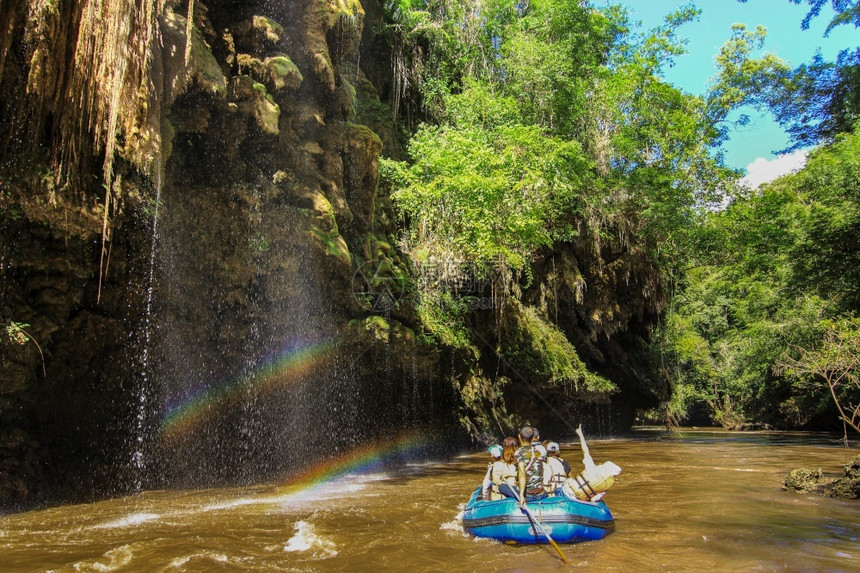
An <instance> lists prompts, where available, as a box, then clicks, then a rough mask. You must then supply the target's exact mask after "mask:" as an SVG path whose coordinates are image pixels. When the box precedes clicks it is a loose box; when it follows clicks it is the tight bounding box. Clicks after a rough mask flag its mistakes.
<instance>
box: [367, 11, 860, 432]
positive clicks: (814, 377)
mask: <svg viewBox="0 0 860 573" xmlns="http://www.w3.org/2000/svg"><path fill="white" fill-rule="evenodd" d="M787 1H792V2H794V3H801V0H787ZM806 3H807V4H808V5H809V8H810V12H809V15H808V16H807V19H806V20H804V21H803V22H798V27H800V26H801V25H807V24H808V22H809V20H810V19H811V18H815V17H818V14H819V12H820V11H821V8H822V6H823V5H825V4H826V1H825V0H807V2H806ZM832 7H833V8H834V10H835V12H836V17H835V18H834V20H833V21H832V22H831V24H830V26H831V27H833V26H842V25H845V26H853V27H855V28H856V27H858V25H860V3H858V2H856V1H846V0H833V1H832ZM385 8H386V28H385V31H384V33H386V34H387V35H388V38H389V42H390V45H391V46H392V50H393V54H394V56H393V62H394V72H395V81H394V86H393V89H394V91H395V94H394V98H393V101H394V105H393V112H394V114H395V115H398V116H399V117H400V118H401V119H403V120H405V122H406V123H407V124H408V125H409V126H410V127H411V139H410V141H409V143H408V153H409V157H408V158H405V159H404V160H402V161H397V160H394V159H388V160H384V161H383V164H382V168H381V171H382V174H383V177H384V179H385V181H386V182H387V184H388V185H390V186H391V189H392V196H393V198H394V200H395V204H396V205H397V207H398V208H399V210H400V212H401V214H402V215H403V218H404V221H405V222H406V225H407V229H408V243H409V245H408V247H409V252H410V255H411V257H412V259H413V261H417V262H420V261H423V260H428V259H432V258H434V257H435V258H439V259H445V258H447V259H454V260H457V261H467V262H469V263H471V264H473V265H474V268H477V269H495V271H496V272H498V271H499V269H501V270H502V272H501V274H502V275H503V276H505V277H507V282H506V283H505V285H504V288H503V293H502V296H509V297H510V296H513V297H516V296H517V293H518V292H519V289H522V288H526V287H527V286H528V285H529V284H530V281H531V280H532V269H531V262H532V261H533V259H534V256H535V254H536V253H538V252H540V251H541V250H542V249H546V248H549V247H550V246H552V245H558V244H563V243H565V242H570V241H579V242H586V243H589V244H592V245H593V248H594V249H595V252H600V249H601V245H602V244H604V243H605V242H608V241H620V242H622V243H624V244H625V245H626V246H627V247H628V248H630V249H635V250H638V251H640V252H641V253H642V256H643V257H644V258H646V259H647V261H648V264H650V265H652V266H653V267H654V268H655V269H656V270H657V271H658V272H659V273H660V274H661V276H663V277H664V279H665V284H667V285H669V286H670V291H671V292H669V293H668V295H669V296H668V297H667V301H668V302H667V305H666V310H665V312H664V313H663V315H662V319H661V321H660V323H659V324H658V325H657V326H655V328H654V330H653V333H652V337H651V342H652V347H651V349H650V350H651V352H652V353H653V362H654V364H655V365H656V368H655V371H656V372H657V374H656V375H657V376H659V377H660V378H661V379H662V382H663V384H664V386H663V387H664V388H665V391H664V393H663V396H662V405H661V406H660V407H659V408H658V409H657V410H655V411H652V412H650V413H648V415H649V416H650V417H651V418H652V419H660V420H662V421H665V422H667V423H682V422H689V423H698V424H702V423H714V424H722V425H724V426H726V427H735V426H738V425H740V424H743V423H761V424H769V425H771V426H774V427H792V428H804V427H817V428H822V427H830V428H833V427H840V428H841V427H842V426H843V425H844V427H845V428H848V427H851V428H853V429H854V430H858V431H860V428H858V425H860V411H858V409H857V408H858V404H860V382H858V380H860V379H858V376H860V370H858V364H857V356H858V352H857V350H858V345H860V321H858V319H857V316H858V311H860V254H858V253H860V249H858V247H860V245H858V241H860V134H857V133H856V131H857V130H856V127H857V125H858V123H857V122H858V119H860V118H858V111H860V48H857V47H846V50H845V51H843V52H842V53H841V54H840V56H839V57H838V58H837V59H836V60H835V61H832V62H829V61H824V60H823V59H822V58H820V57H818V58H816V59H814V60H813V61H812V62H809V63H807V64H803V65H801V66H798V67H796V68H792V67H791V66H789V65H788V64H787V63H785V62H783V61H781V60H780V59H778V58H776V57H774V56H772V55H769V54H767V53H766V52H765V53H764V54H763V55H758V54H761V52H760V48H761V47H762V46H763V45H764V43H765V42H766V33H765V30H764V29H762V28H756V29H748V28H746V27H744V26H742V25H736V26H735V27H734V28H733V29H732V30H731V31H730V32H727V35H728V37H727V39H726V42H725V44H724V45H723V47H722V48H721V50H720V51H719V53H718V54H716V56H715V73H714V76H713V78H712V80H711V82H710V84H709V87H708V89H707V91H706V92H705V93H702V94H690V93H685V92H683V91H681V90H679V89H678V88H676V87H674V86H672V85H670V84H668V83H667V82H665V81H664V80H663V79H662V78H661V72H662V70H664V69H665V68H666V67H667V66H670V65H671V64H672V62H673V58H675V57H677V56H678V55H680V54H683V53H684V44H685V41H684V39H683V37H682V36H680V34H679V31H678V28H679V26H681V25H682V24H683V23H685V22H687V21H690V20H691V19H695V18H697V17H698V16H699V10H698V9H697V8H696V7H695V6H694V5H692V4H690V5H688V6H685V7H683V8H681V9H679V10H678V11H677V12H675V13H672V14H669V15H667V16H666V17H665V20H664V23H663V25H662V26H660V27H658V28H656V29H654V30H650V31H648V32H642V31H640V30H638V29H637V28H636V27H634V26H633V24H632V23H631V22H630V18H629V16H628V14H627V13H626V12H625V10H624V9H623V8H622V7H619V6H610V7H606V8H596V7H595V6H593V5H591V4H590V3H588V2H581V1H579V0H525V1H523V0H484V1H477V0H388V2H387V3H386V4H385ZM745 105H752V106H755V107H757V108H759V109H762V110H769V111H770V112H772V113H773V114H774V117H775V118H776V119H777V120H778V121H779V122H780V123H781V124H782V125H783V126H784V127H785V128H786V130H787V132H788V133H789V134H790V136H791V138H792V139H791V141H792V145H791V147H792V148H809V147H810V146H815V147H814V149H813V150H812V151H811V153H810V155H809V158H808V162H807V164H806V167H805V168H803V169H802V170H801V171H800V172H798V173H795V174H792V175H789V176H785V177H782V178H780V179H778V180H777V181H774V182H772V183H770V184H766V185H764V186H762V187H761V188H758V189H746V188H744V187H741V186H740V185H739V176H740V174H739V173H738V172H736V171H734V170H732V169H729V168H727V167H726V166H725V164H724V162H723V157H722V151H721V144H722V143H723V142H724V141H725V140H726V138H728V137H729V136H730V129H729V128H730V125H729V123H728V118H729V117H730V114H731V113H732V112H733V111H735V110H737V109H738V108H740V107H741V106H745ZM740 121H744V118H743V116H741V120H740ZM487 272H489V270H488V271H487ZM428 290H430V291H432V288H430V289H428ZM425 295H426V296H425V297H424V298H423V299H422V300H423V301H424V303H423V304H424V306H425V308H424V309H423V311H422V317H423V318H424V319H425V326H426V327H427V328H428V330H429V331H430V332H431V333H433V334H435V335H436V336H437V337H438V338H439V339H440V340H442V341H446V342H448V343H451V344H454V345H459V346H462V347H468V346H469V345H470V341H469V336H468V334H465V335H464V334H463V328H464V327H463V324H464V322H463V320H462V312H464V311H463V310H462V309H460V308H458V307H457V306H456V305H451V304H441V303H440V301H443V300H445V295H444V293H439V292H436V293H434V292H427V293H425Z"/></svg>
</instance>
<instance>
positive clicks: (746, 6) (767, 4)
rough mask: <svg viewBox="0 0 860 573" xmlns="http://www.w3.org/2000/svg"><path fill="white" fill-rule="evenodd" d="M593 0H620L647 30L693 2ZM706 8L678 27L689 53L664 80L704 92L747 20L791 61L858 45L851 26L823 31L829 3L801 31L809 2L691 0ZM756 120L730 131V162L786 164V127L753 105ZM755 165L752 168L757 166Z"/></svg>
mask: <svg viewBox="0 0 860 573" xmlns="http://www.w3.org/2000/svg"><path fill="white" fill-rule="evenodd" d="M594 3H595V5H597V6H605V5H607V4H622V5H624V6H626V7H627V8H628V9H629V11H630V14H631V20H632V21H634V22H636V21H641V22H642V29H643V30H648V29H651V28H653V27H655V26H657V25H659V24H661V23H662V19H663V17H664V16H665V15H666V14H669V13H670V12H673V11H675V10H677V9H678V8H679V7H680V6H684V5H687V4H689V3H690V2H689V1H684V0H612V1H610V0H596V1H595V2H594ZM693 3H694V4H695V5H696V6H697V7H698V8H700V9H701V10H702V14H701V15H700V16H699V20H698V21H695V22H689V23H687V24H684V25H683V26H681V27H680V28H679V29H678V36H679V37H681V38H687V39H688V41H689V43H688V44H687V49H688V52H689V53H688V54H685V55H683V56H680V57H678V58H677V59H676V61H675V66H673V67H672V68H669V69H667V70H665V74H664V75H665V79H666V80H667V81H669V82H671V83H672V84H675V85H676V86H678V87H680V88H681V89H683V90H684V91H686V92H689V93H693V94H701V93H702V92H703V91H704V89H705V86H706V83H707V80H708V78H709V77H710V76H711V75H712V74H713V72H714V65H713V58H714V55H715V54H716V53H717V51H718V50H719V48H720V46H721V45H722V44H723V43H724V42H725V41H726V40H727V39H728V38H729V36H730V34H731V25H732V24H733V23H736V22H740V23H744V24H746V25H747V26H748V27H749V28H755V26H756V25H759V24H760V25H762V26H764V27H765V28H767V31H768V37H767V40H766V41H765V45H764V51H766V52H770V53H772V54H775V55H777V56H779V57H780V58H782V59H784V60H788V62H789V63H790V64H791V65H792V66H796V65H798V64H802V63H805V62H809V61H810V60H811V59H812V56H813V55H814V54H815V52H816V50H820V51H821V54H822V55H823V56H824V58H825V59H827V60H832V59H834V58H835V57H836V55H837V54H838V53H839V51H840V50H842V49H845V48H848V47H855V46H857V44H858V39H860V38H858V37H860V31H858V29H857V28H854V27H853V26H851V25H847V26H846V25H843V26H838V27H836V28H834V29H833V30H832V31H831V32H830V35H829V36H828V37H826V38H825V37H824V30H825V28H826V27H827V24H828V23H829V22H830V20H831V18H832V16H833V12H832V10H830V8H829V5H828V7H827V9H826V10H822V13H821V15H820V16H818V17H817V18H815V19H813V20H812V22H811V23H810V27H809V29H808V30H801V28H800V24H801V21H802V20H803V18H804V16H805V15H806V13H807V12H808V6H807V5H806V4H805V3H804V4H803V5H800V6H798V5H795V4H793V3H791V2H790V1H789V0H747V2H746V3H741V2H738V1H737V0H698V1H694V2H693ZM748 114H749V115H750V117H751V119H752V121H751V122H750V123H749V124H748V125H747V126H745V127H743V128H739V129H738V130H735V131H733V132H732V133H731V139H730V141H729V142H728V143H726V145H725V149H726V163H727V164H728V165H729V166H731V167H735V168H738V169H746V168H747V167H748V166H750V164H753V163H755V165H756V166H757V167H762V168H766V166H767V164H768V163H771V162H772V163H773V165H774V166H775V165H783V164H786V160H782V161H776V160H777V156H776V155H775V154H774V153H773V151H776V150H779V149H782V148H784V147H786V145H787V142H788V138H787V137H786V135H785V132H784V131H783V130H782V129H781V128H780V127H779V125H777V124H776V123H774V122H773V120H772V119H771V117H770V115H769V114H764V115H763V114H759V113H758V112H755V111H752V110H749V111H748ZM757 167H753V168H752V169H750V170H749V171H750V172H752V171H754V170H755V169H756V168H757Z"/></svg>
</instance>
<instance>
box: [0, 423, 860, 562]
mask: <svg viewBox="0 0 860 573" xmlns="http://www.w3.org/2000/svg"><path fill="white" fill-rule="evenodd" d="M589 447H590V449H591V454H592V456H593V457H594V459H595V461H596V462H597V463H600V462H603V461H606V460H611V461H613V462H615V463H616V464H618V465H620V466H621V467H622V468H623V472H622V474H621V475H620V476H619V477H618V480H617V481H616V484H615V485H614V486H613V488H612V489H611V490H610V491H609V492H608V494H607V496H606V498H605V501H606V502H607V504H608V506H609V508H610V509H611V510H612V513H613V515H614V516H615V520H616V524H615V532H614V533H612V534H611V535H609V536H608V537H606V538H605V539H603V540H600V541H592V542H586V543H579V544H575V545H564V546H562V547H561V549H562V550H563V551H564V553H565V555H566V556H567V558H568V560H569V561H570V565H564V564H563V563H562V561H561V560H560V559H559V557H558V554H557V553H556V552H555V551H554V550H553V549H552V547H550V546H548V545H540V546H508V545H504V544H500V543H496V542H493V541H490V540H486V539H474V538H472V537H470V536H468V535H466V534H465V533H464V532H463V529H462V526H461V525H460V522H459V515H460V512H461V510H462V507H463V505H464V502H465V501H466V499H467V498H468V496H469V494H470V493H471V491H472V490H473V488H474V487H476V486H477V485H478V483H479V482H480V478H481V475H482V472H483V469H484V468H485V467H486V462H487V459H488V458H487V454H486V453H485V452H477V453H475V452H472V453H467V454H464V455H462V456H460V457H457V458H456V459H453V460H451V461H447V462H445V463H440V464H416V465H410V464H407V465H404V466H403V467H402V468H401V469H400V470H397V471H387V472H377V473H369V474H361V475H348V476H346V477H341V478H339V479H337V480H335V481H330V482H323V483H319V484H317V485H315V486H312V487H302V488H297V487H290V486H284V485H278V484H271V485H264V486H255V487H248V488H232V489H209V490H199V491H149V492H144V493H141V494H138V495H135V496H131V497H126V498H121V499H114V500H108V501H101V502H97V503H90V504H80V505H68V506H62V507H53V508H49V509H42V510H38V511H31V512H26V513H19V514H11V515H6V516H2V517H0V571H3V572H4V573H14V572H37V571H57V572H66V571H70V572H71V571H145V572H168V571H169V572H173V571H177V572H178V571H182V572H186V571H188V572H190V571H201V572H202V571H207V572H208V571H266V572H270V571H271V572H275V571H302V572H306V571H319V572H326V571H353V572H363V571H366V572H373V573H379V572H381V571H409V572H414V573H421V572H431V571H434V572H435V571H500V572H508V571H510V572H513V571H561V570H568V569H578V570H587V571H636V572H646V571H661V572H662V571H675V572H685V571H690V572H693V571H695V572H702V571H708V572H711V573H713V572H721V571H733V572H736V571H797V572H800V571H815V572H824V571H833V572H835V571H840V572H842V571H844V572H848V571H855V572H856V571H860V501H858V500H837V499H828V498H821V497H814V496H806V495H799V494H794V493H788V492H785V491H783V490H782V489H781V488H780V484H781V481H782V478H783V476H784V475H785V473H786V472H788V471H789V470H791V469H794V468H796V467H809V468H818V467H820V468H822V470H824V472H825V474H828V473H829V474H831V475H834V476H836V475H840V474H841V467H842V465H843V464H844V463H846V462H847V461H848V460H849V459H851V458H853V456H855V455H857V452H858V449H857V448H858V444H857V443H854V444H852V448H851V449H849V450H846V449H844V448H843V447H841V446H840V444H839V442H838V439H837V437H835V436H823V435H813V434H798V433H776V432H744V433H737V432H726V431H720V430H713V429H707V430H696V429H684V430H682V431H679V432H668V431H665V430H662V429H657V428H641V429H638V430H636V431H634V432H633V433H631V434H630V435H627V436H624V437H617V438H606V439H593V440H589ZM562 455H563V457H565V458H566V459H568V460H569V461H570V462H571V465H572V466H573V467H574V468H575V469H577V468H580V467H581V463H580V461H579V458H580V457H581V456H580V454H579V448H578V446H576V445H575V444H566V443H563V444H562Z"/></svg>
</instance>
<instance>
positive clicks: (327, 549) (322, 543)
mask: <svg viewBox="0 0 860 573" xmlns="http://www.w3.org/2000/svg"><path fill="white" fill-rule="evenodd" d="M293 530H294V531H295V533H294V534H293V536H292V537H291V538H290V539H289V541H287V544H286V545H285V546H284V551H290V552H292V551H310V552H312V553H313V554H314V556H315V557H317V558H320V557H334V556H335V555H337V547H336V546H335V544H334V542H333V541H331V540H330V539H325V538H324V537H321V536H320V535H318V534H317V533H316V531H314V527H313V525H311V524H310V523H308V522H307V521H298V522H296V524H295V525H293Z"/></svg>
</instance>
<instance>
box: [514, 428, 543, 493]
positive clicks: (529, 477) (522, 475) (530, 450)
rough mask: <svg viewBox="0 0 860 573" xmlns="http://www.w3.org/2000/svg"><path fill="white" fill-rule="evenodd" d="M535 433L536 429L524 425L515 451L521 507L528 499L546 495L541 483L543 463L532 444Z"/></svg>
mask: <svg viewBox="0 0 860 573" xmlns="http://www.w3.org/2000/svg"><path fill="white" fill-rule="evenodd" d="M535 435H537V431H536V430H535V429H534V428H532V427H530V426H524V427H523V428H522V429H521V430H520V434H519V439H520V449H518V450H517V452H516V460H517V485H518V486H519V501H520V506H521V507H525V506H526V502H528V501H537V500H539V499H543V498H545V497H546V496H547V493H546V489H545V488H544V485H543V484H544V481H545V479H544V472H545V465H544V463H543V459H542V458H541V455H540V453H539V451H538V450H537V449H536V446H535V445H533V444H532V440H533V439H534V436H535ZM537 445H540V444H537ZM546 470H548V468H546Z"/></svg>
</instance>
